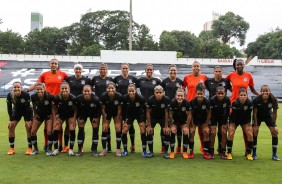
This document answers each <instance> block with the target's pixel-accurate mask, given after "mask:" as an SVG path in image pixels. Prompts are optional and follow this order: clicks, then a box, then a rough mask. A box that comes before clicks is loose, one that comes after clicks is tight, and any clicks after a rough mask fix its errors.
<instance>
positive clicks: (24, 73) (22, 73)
mask: <svg viewBox="0 0 282 184" xmlns="http://www.w3.org/2000/svg"><path fill="white" fill-rule="evenodd" d="M34 71H35V69H29V70H28V69H26V68H24V69H21V70H18V71H15V72H11V73H12V74H13V77H18V75H20V77H26V76H28V75H34V74H35V73H34Z"/></svg>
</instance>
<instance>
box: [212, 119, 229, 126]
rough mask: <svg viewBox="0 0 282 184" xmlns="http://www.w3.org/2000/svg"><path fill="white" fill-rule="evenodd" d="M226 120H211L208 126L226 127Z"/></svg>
mask: <svg viewBox="0 0 282 184" xmlns="http://www.w3.org/2000/svg"><path fill="white" fill-rule="evenodd" d="M227 122H228V121H227V119H211V121H210V123H209V125H210V126H217V125H218V126H221V125H227Z"/></svg>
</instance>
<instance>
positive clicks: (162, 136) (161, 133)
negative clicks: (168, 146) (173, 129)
mask: <svg viewBox="0 0 282 184" xmlns="http://www.w3.org/2000/svg"><path fill="white" fill-rule="evenodd" d="M160 135H161V141H162V146H165V144H164V132H163V131H162V129H161V132H160Z"/></svg>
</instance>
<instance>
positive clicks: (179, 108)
mask: <svg viewBox="0 0 282 184" xmlns="http://www.w3.org/2000/svg"><path fill="white" fill-rule="evenodd" d="M170 110H171V111H172V113H173V117H172V118H173V120H174V122H176V123H183V122H186V121H187V111H191V106H190V103H189V101H188V100H186V99H184V100H183V102H182V103H181V104H179V103H178V102H177V100H176V99H175V98H174V99H173V100H172V101H171V103H170Z"/></svg>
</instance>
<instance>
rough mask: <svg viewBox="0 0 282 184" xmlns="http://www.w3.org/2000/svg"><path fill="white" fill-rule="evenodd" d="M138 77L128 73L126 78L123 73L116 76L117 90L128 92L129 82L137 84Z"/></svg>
mask: <svg viewBox="0 0 282 184" xmlns="http://www.w3.org/2000/svg"><path fill="white" fill-rule="evenodd" d="M136 81H137V78H135V77H133V76H131V75H128V77H127V78H124V77H123V76H122V75H118V76H116V77H115V78H114V83H115V84H116V86H117V92H119V93H120V94H122V95H126V94H127V88H128V85H129V84H136Z"/></svg>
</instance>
